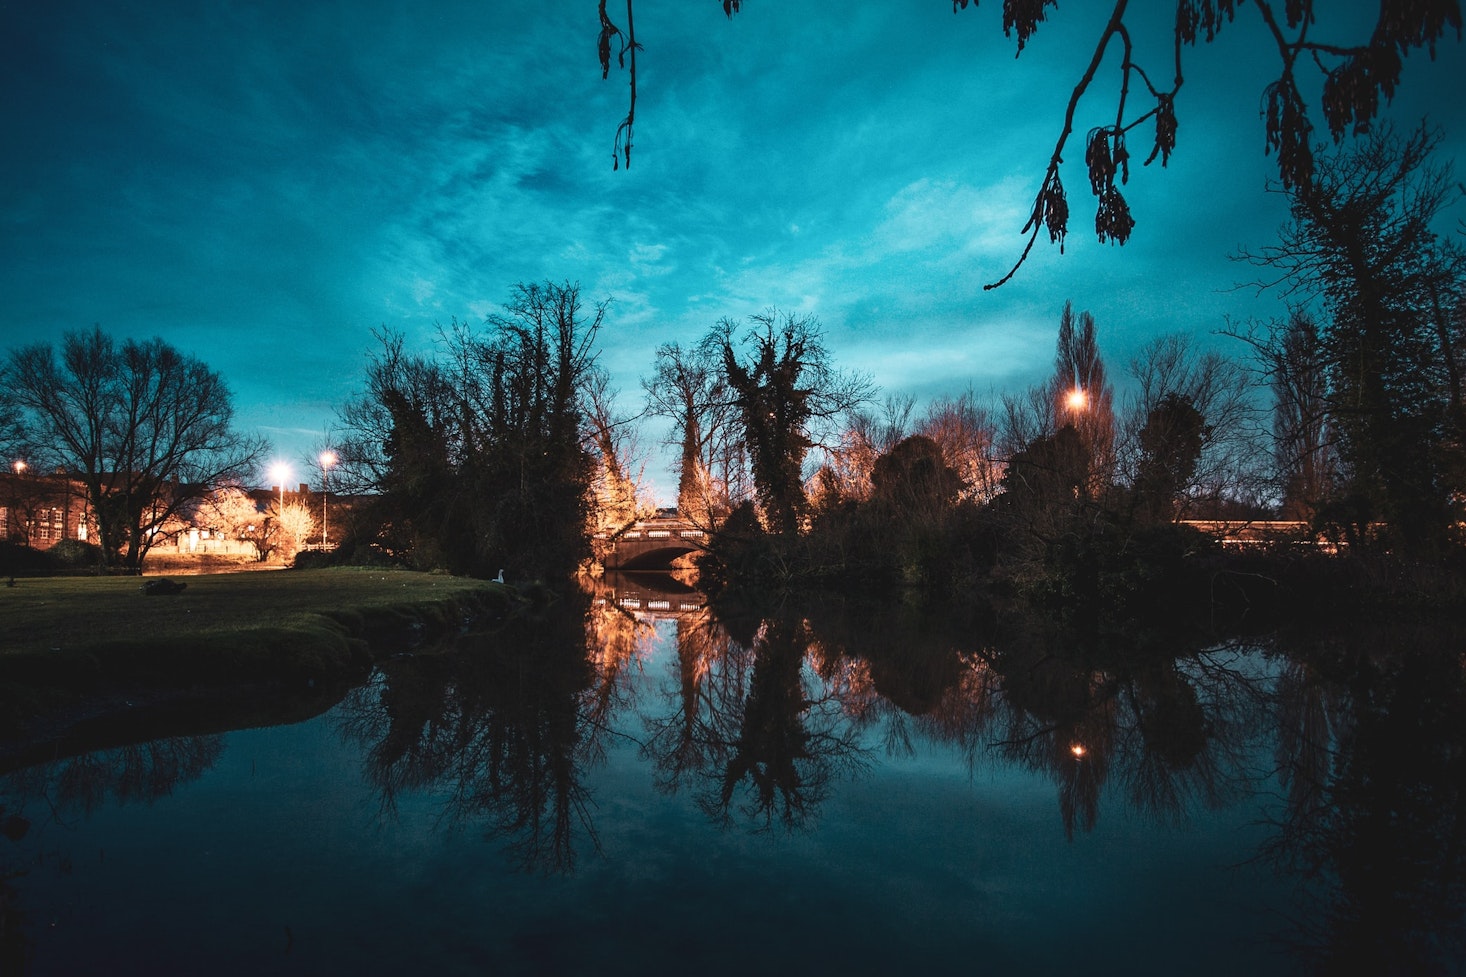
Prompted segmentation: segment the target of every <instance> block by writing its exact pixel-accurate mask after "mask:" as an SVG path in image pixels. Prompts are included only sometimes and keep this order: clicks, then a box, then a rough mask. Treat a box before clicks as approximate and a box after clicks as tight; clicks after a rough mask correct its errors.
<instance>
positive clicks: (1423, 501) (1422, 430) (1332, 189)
mask: <svg viewBox="0 0 1466 977" xmlns="http://www.w3.org/2000/svg"><path fill="white" fill-rule="evenodd" d="M1438 143H1439V136H1438V135H1437V134H1435V133H1433V132H1431V131H1429V130H1427V129H1425V128H1423V127H1422V128H1420V129H1418V130H1416V131H1415V132H1413V133H1412V134H1411V135H1410V136H1408V137H1407V138H1404V139H1399V138H1397V137H1396V136H1395V135H1394V134H1393V133H1392V132H1390V131H1389V130H1388V129H1385V130H1382V131H1380V132H1377V133H1374V134H1373V135H1371V136H1370V137H1369V139H1368V140H1367V141H1366V142H1365V143H1364V144H1363V145H1362V146H1361V147H1360V148H1359V150H1358V151H1356V152H1353V153H1347V154H1345V153H1340V154H1334V155H1331V156H1329V157H1326V158H1325V160H1324V161H1323V163H1322V165H1320V166H1319V167H1318V169H1317V170H1316V171H1315V172H1314V173H1313V175H1312V179H1311V182H1309V183H1308V184H1307V185H1306V186H1294V187H1293V188H1292V190H1291V201H1292V217H1293V220H1292V223H1291V224H1290V225H1288V226H1287V227H1285V228H1284V229H1283V235H1282V240H1281V241H1280V242H1279V243H1278V244H1277V245H1274V246H1272V247H1269V248H1265V249H1263V250H1262V251H1260V252H1258V253H1256V254H1249V255H1247V257H1248V258H1250V260H1252V261H1253V262H1254V263H1256V264H1260V265H1265V266H1267V267H1269V268H1272V269H1274V270H1276V271H1277V272H1279V273H1281V275H1282V279H1281V281H1282V283H1283V284H1284V287H1285V288H1286V290H1287V291H1288V293H1289V294H1298V295H1301V296H1303V297H1304V298H1306V299H1310V300H1316V301H1318V302H1320V303H1321V304H1322V305H1323V307H1324V308H1326V309H1327V310H1328V312H1329V315H1330V319H1329V321H1328V322H1327V324H1326V328H1325V329H1324V331H1323V335H1322V337H1321V338H1322V343H1321V346H1322V349H1323V352H1324V353H1325V356H1326V358H1327V359H1326V361H1327V365H1328V376H1329V387H1330V403H1329V414H1330V422H1331V424H1332V425H1333V426H1334V429H1335V430H1336V431H1337V432H1338V435H1339V438H1340V455H1341V458H1342V460H1343V462H1344V465H1345V468H1346V472H1345V478H1346V480H1347V488H1346V493H1347V494H1349V495H1351V496H1353V497H1354V498H1355V499H1356V500H1358V503H1359V505H1360V506H1361V507H1363V508H1364V509H1367V510H1370V511H1372V513H1373V517H1374V518H1376V519H1381V520H1383V521H1384V523H1385V524H1386V526H1387V531H1388V533H1389V535H1390V536H1391V537H1392V538H1393V539H1394V540H1395V541H1396V542H1397V543H1398V544H1399V545H1400V546H1402V547H1403V548H1404V549H1406V550H1410V551H1415V552H1420V551H1422V550H1428V549H1430V548H1432V547H1434V546H1435V545H1437V544H1439V543H1440V542H1441V541H1442V540H1443V539H1444V537H1445V535H1446V533H1447V530H1448V527H1449V525H1450V524H1451V523H1452V522H1453V521H1454V517H1453V514H1452V508H1451V502H1450V500H1451V498H1452V495H1453V493H1455V492H1456V491H1457V490H1459V489H1461V488H1462V487H1463V486H1462V485H1460V484H1456V483H1454V481H1453V478H1452V475H1451V473H1452V472H1453V471H1458V470H1459V464H1458V456H1459V454H1460V450H1461V449H1460V444H1461V417H1460V415H1459V403H1460V390H1459V383H1460V379H1459V369H1458V363H1457V355H1456V353H1455V350H1457V349H1459V347H1460V345H1461V338H1460V336H1459V335H1457V334H1458V332H1459V330H1460V325H1461V323H1460V319H1459V318H1458V317H1456V316H1453V315H1452V314H1451V313H1452V312H1454V310H1455V309H1456V308H1457V307H1459V306H1460V305H1461V303H1462V298H1463V294H1466V252H1463V251H1462V250H1461V249H1460V248H1459V247H1457V246H1455V245H1454V244H1453V243H1451V242H1448V241H1442V240H1441V239H1440V237H1439V235H1438V234H1437V233H1436V231H1435V230H1434V228H1433V224H1434V222H1435V219H1436V218H1437V216H1438V215H1439V214H1440V212H1441V210H1442V209H1443V208H1444V207H1445V206H1446V204H1447V203H1448V202H1449V201H1450V200H1451V199H1453V198H1455V197H1458V196H1459V195H1460V193H1461V189H1460V188H1459V187H1458V186H1456V185H1455V184H1453V183H1452V181H1451V178H1450V173H1449V170H1448V169H1447V168H1446V167H1437V166H1432V165H1430V164H1429V160H1430V156H1431V153H1432V152H1433V151H1434V150H1435V148H1436V146H1437V145H1438Z"/></svg>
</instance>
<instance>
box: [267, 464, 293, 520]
mask: <svg viewBox="0 0 1466 977" xmlns="http://www.w3.org/2000/svg"><path fill="white" fill-rule="evenodd" d="M270 477H271V478H274V479H277V480H279V482H280V518H281V519H284V518H285V480H286V479H287V478H289V477H290V467H289V466H288V465H286V464H285V463H284V462H280V463H278V464H276V465H274V466H272V467H271V468H270Z"/></svg>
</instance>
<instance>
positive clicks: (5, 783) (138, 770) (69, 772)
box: [0, 735, 223, 977]
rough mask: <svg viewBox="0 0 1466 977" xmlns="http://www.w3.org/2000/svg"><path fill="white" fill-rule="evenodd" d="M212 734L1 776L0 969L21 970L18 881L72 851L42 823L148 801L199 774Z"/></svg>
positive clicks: (216, 739) (26, 951)
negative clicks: (53, 844) (51, 838)
mask: <svg viewBox="0 0 1466 977" xmlns="http://www.w3.org/2000/svg"><path fill="white" fill-rule="evenodd" d="M222 750H223V738H222V737H220V736H218V735H203V736H179V737H171V738H168V739H160V740H153V741H152V742H148V743H141V744H135V745H130V746H122V747H117V748H115V749H110V750H100V751H97V752H95V753H87V754H82V755H79V756H72V757H65V758H62V759H58V760H55V761H53V762H50V763H42V764H37V765H35V766H31V767H27V768H25V769H22V770H19V771H16V772H13V773H10V774H7V775H6V776H4V777H3V778H0V977H12V975H14V977H19V975H21V974H24V973H26V971H27V968H28V965H29V964H28V961H29V956H30V947H31V943H30V939H29V937H28V935H27V925H28V923H29V914H28V913H27V912H26V910H25V907H24V903H23V900H22V898H21V895H20V893H19V891H18V889H17V883H18V882H19V880H21V879H23V878H24V877H25V876H26V875H28V874H29V873H30V872H32V871H35V870H38V869H40V868H42V867H46V866H49V867H53V868H55V869H56V870H58V871H60V872H62V873H66V872H68V871H69V870H70V859H71V856H70V855H69V854H68V853H67V851H66V850H64V849H53V848H50V847H48V846H47V843H46V838H47V837H48V833H49V832H48V829H49V828H51V827H52V826H53V825H59V826H62V827H64V826H67V825H69V824H75V823H76V822H78V821H83V820H86V819H87V818H88V817H90V816H91V815H92V814H93V813H95V812H97V811H99V810H101V809H102V808H104V807H107V806H113V805H115V806H123V805H129V804H151V803H153V802H154V801H157V800H159V799H160V798H163V797H167V796H169V795H170V794H172V793H173V792H174V791H175V790H176V789H178V788H179V787H180V786H182V785H184V784H187V783H190V782H192V781H195V780H197V779H198V778H200V777H201V776H203V774H204V773H205V772H207V771H208V770H209V769H210V768H211V767H213V766H214V764H215V763H217V762H218V760H219V755H220V753H221V752H222Z"/></svg>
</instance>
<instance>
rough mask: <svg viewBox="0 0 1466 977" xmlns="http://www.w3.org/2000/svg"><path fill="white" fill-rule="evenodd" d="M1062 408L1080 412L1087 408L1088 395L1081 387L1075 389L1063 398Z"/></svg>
mask: <svg viewBox="0 0 1466 977" xmlns="http://www.w3.org/2000/svg"><path fill="white" fill-rule="evenodd" d="M1064 406H1065V407H1067V408H1069V409H1070V410H1071V411H1074V412H1076V413H1077V412H1079V411H1082V410H1084V409H1085V408H1087V407H1088V406H1089V394H1087V393H1085V392H1084V388H1083V387H1075V388H1074V389H1073V390H1071V391H1069V392H1068V393H1067V394H1066V395H1065V396H1064Z"/></svg>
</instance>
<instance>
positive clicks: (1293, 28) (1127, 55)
mask: <svg viewBox="0 0 1466 977" xmlns="http://www.w3.org/2000/svg"><path fill="white" fill-rule="evenodd" d="M978 5H979V4H978V3H977V0H973V2H972V6H973V7H977V6H978ZM967 6H968V0H953V3H952V10H953V12H954V13H955V12H956V11H957V10H958V9H959V8H960V9H966V8H967ZM1323 6H1324V9H1325V11H1326V12H1327V8H1328V6H1329V5H1327V4H1325V5H1323ZM1002 7H1003V33H1004V34H1005V35H1008V36H1014V35H1016V37H1017V43H1018V54H1020V55H1021V54H1022V53H1023V49H1024V46H1025V45H1026V44H1027V43H1028V41H1029V39H1030V38H1031V37H1032V36H1033V35H1034V33H1035V32H1036V31H1037V30H1038V28H1039V25H1040V24H1042V23H1043V22H1045V21H1046V20H1047V19H1048V18H1049V17H1050V16H1051V14H1052V11H1051V10H1050V9H1049V8H1051V7H1052V8H1057V7H1058V0H1004V2H1003V5H1002ZM740 8H741V3H740V2H739V0H723V12H724V13H725V14H726V15H727V16H728V17H732V16H733V15H734V14H735V13H737V12H738V11H739V9H740ZM1128 8H1129V0H1113V6H1112V8H1111V10H1110V16H1109V17H1108V19H1107V20H1106V21H1105V24H1104V27H1102V28H1101V29H1100V33H1099V37H1098V38H1097V39H1096V41H1095V45H1094V52H1093V54H1092V55H1091V56H1090V58H1089V61H1088V63H1087V64H1086V65H1085V67H1084V71H1083V73H1082V74H1081V75H1080V77H1079V79H1078V80H1077V81H1076V82H1075V83H1074V86H1073V89H1072V91H1071V92H1070V95H1069V102H1068V105H1067V107H1066V108H1065V111H1064V119H1063V125H1062V126H1061V128H1060V131H1059V136H1058V138H1057V140H1056V141H1055V144H1054V151H1053V153H1052V155H1051V156H1050V157H1049V162H1048V166H1047V169H1046V170H1045V172H1044V176H1043V180H1042V182H1041V183H1040V185H1039V190H1038V193H1037V194H1036V195H1035V197H1034V200H1033V204H1032V206H1031V209H1030V211H1029V216H1028V222H1027V223H1026V224H1025V225H1024V227H1023V233H1025V234H1027V235H1028V242H1027V244H1026V245H1025V246H1024V248H1023V251H1022V253H1021V254H1020V256H1019V258H1018V260H1017V261H1016V262H1015V263H1014V265H1013V267H1012V269H1011V270H1009V271H1008V273H1007V274H1005V275H1004V276H1002V278H1000V279H999V280H998V281H996V282H993V283H991V284H989V285H987V286H985V287H986V288H997V287H998V286H1001V285H1002V284H1003V283H1005V282H1007V281H1008V280H1009V279H1011V278H1012V277H1013V275H1014V274H1015V273H1016V272H1017V271H1018V269H1019V268H1020V267H1021V266H1022V265H1023V262H1024V261H1025V260H1026V259H1027V258H1028V255H1029V253H1030V252H1031V251H1032V249H1033V245H1034V242H1035V241H1037V239H1038V235H1039V233H1040V232H1041V231H1047V232H1048V236H1049V241H1050V242H1051V243H1054V244H1058V245H1059V247H1060V249H1062V248H1063V245H1064V239H1065V237H1066V236H1067V234H1068V231H1069V199H1068V194H1067V192H1066V191H1065V188H1064V183H1063V180H1062V178H1061V176H1060V172H1059V171H1060V166H1061V164H1062V162H1063V158H1064V155H1065V153H1066V151H1067V147H1068V144H1069V139H1070V137H1071V136H1073V134H1074V130H1075V125H1076V112H1077V109H1078V107H1079V102H1080V100H1081V99H1082V98H1083V97H1084V96H1085V95H1086V94H1087V93H1088V92H1089V90H1090V87H1091V86H1092V85H1093V84H1094V82H1095V79H1096V77H1097V76H1098V75H1099V71H1100V68H1101V67H1102V66H1103V65H1105V63H1106V61H1107V58H1108V61H1109V62H1110V64H1111V65H1112V68H1113V71H1114V76H1113V78H1114V81H1113V84H1114V89H1115V95H1114V100H1113V102H1112V105H1113V114H1112V115H1110V116H1109V117H1108V118H1104V119H1102V121H1101V122H1100V124H1099V125H1096V126H1094V127H1093V128H1090V129H1088V130H1087V132H1086V135H1085V139H1084V165H1085V169H1086V170H1087V177H1088V182H1089V190H1090V193H1091V194H1092V195H1093V196H1094V198H1095V219H1094V227H1095V235H1096V237H1097V238H1098V239H1099V240H1100V242H1102V243H1103V242H1104V241H1107V240H1108V241H1113V242H1115V243H1116V244H1124V243H1125V242H1126V241H1127V240H1129V237H1130V233H1131V231H1132V230H1133V229H1134V227H1135V219H1134V217H1133V216H1132V215H1131V213H1130V206H1129V204H1128V203H1127V202H1126V200H1125V197H1124V195H1123V193H1122V192H1121V190H1120V187H1122V186H1124V185H1125V184H1126V183H1127V182H1129V179H1130V162H1131V152H1130V148H1129V145H1128V141H1129V139H1130V136H1131V135H1132V134H1133V133H1135V131H1136V130H1137V129H1140V128H1141V127H1142V126H1145V127H1147V129H1146V132H1145V136H1148V137H1149V142H1150V147H1149V149H1150V151H1149V153H1148V155H1147V156H1146V158H1145V160H1144V162H1143V163H1142V165H1147V166H1148V165H1149V164H1151V163H1153V162H1155V161H1156V160H1157V159H1159V160H1160V164H1161V166H1162V167H1164V166H1165V165H1166V163H1167V162H1168V161H1169V160H1170V157H1171V153H1172V152H1174V151H1175V149H1176V144H1177V132H1178V130H1179V128H1180V122H1179V118H1180V116H1179V113H1178V111H1177V103H1178V99H1179V96H1180V94H1181V88H1182V86H1183V84H1184V73H1183V71H1182V67H1183V62H1184V60H1185V57H1186V55H1187V52H1188V51H1189V50H1190V49H1191V48H1193V47H1195V46H1196V44H1197V43H1198V42H1205V43H1210V42H1211V41H1213V40H1214V39H1216V37H1217V36H1218V34H1220V33H1221V31H1222V29H1223V28H1224V27H1226V26H1227V25H1230V24H1232V22H1233V21H1234V20H1235V19H1236V17H1237V14H1238V11H1239V9H1241V10H1242V12H1243V14H1244V16H1245V15H1246V11H1247V10H1250V9H1252V8H1256V11H1257V15H1258V18H1259V20H1260V21H1261V25H1262V39H1261V40H1260V41H1259V42H1257V43H1259V44H1260V45H1262V46H1263V47H1264V48H1265V49H1267V50H1268V51H1270V52H1271V51H1276V53H1277V56H1278V77H1277V80H1276V81H1273V82H1271V83H1269V84H1268V85H1267V87H1266V88H1265V89H1264V90H1263V92H1262V100H1263V105H1264V118H1265V122H1264V137H1263V152H1264V153H1267V154H1272V153H1274V152H1276V153H1277V157H1278V172H1279V175H1280V177H1281V178H1282V183H1283V186H1284V188H1288V189H1297V190H1299V191H1300V192H1306V190H1307V188H1308V187H1309V186H1310V183H1311V181H1312V178H1313V165H1314V161H1313V152H1312V143H1313V132H1314V128H1313V122H1312V120H1311V119H1310V118H1309V106H1308V103H1307V101H1306V100H1305V99H1304V96H1303V93H1302V88H1303V87H1306V82H1305V83H1303V84H1302V85H1300V76H1301V75H1303V74H1305V73H1309V72H1310V69H1316V70H1317V71H1318V72H1319V74H1320V75H1321V76H1322V83H1323V84H1322V94H1321V96H1320V99H1319V101H1320V105H1321V107H1322V109H1323V117H1324V121H1325V124H1326V125H1327V126H1328V129H1329V132H1330V134H1331V135H1332V136H1333V138H1334V140H1335V141H1336V142H1337V141H1339V140H1341V139H1342V138H1343V136H1344V135H1345V133H1346V132H1350V131H1352V132H1354V133H1356V134H1357V133H1361V132H1367V131H1369V129H1370V125H1371V123H1372V122H1373V120H1374V118H1375V116H1376V115H1378V113H1379V108H1380V99H1381V97H1383V98H1384V99H1385V100H1388V99H1390V98H1391V97H1392V96H1393V95H1394V93H1395V90H1396V88H1397V87H1398V86H1399V84H1400V76H1401V73H1402V71H1403V69H1404V58H1405V56H1406V55H1408V54H1410V52H1412V51H1414V50H1416V49H1419V48H1425V49H1426V50H1428V51H1429V52H1430V54H1431V56H1432V57H1434V55H1435V47H1436V42H1437V41H1439V40H1440V39H1441V38H1443V37H1445V36H1446V34H1447V32H1448V30H1451V29H1454V30H1455V32H1456V35H1457V37H1458V38H1459V36H1460V32H1461V8H1460V4H1459V3H1458V2H1457V0H1391V2H1386V3H1381V4H1380V5H1379V14H1378V17H1377V19H1376V21H1375V23H1374V24H1373V26H1372V27H1371V28H1370V29H1369V30H1368V33H1367V35H1365V36H1364V37H1362V38H1361V39H1360V40H1359V41H1358V42H1357V43H1350V42H1349V41H1348V40H1338V39H1324V38H1323V37H1321V36H1320V30H1319V25H1318V22H1317V19H1316V17H1315V13H1314V2H1313V0H1253V2H1252V3H1245V2H1239V0H1176V3H1175V11H1176V16H1175V21H1174V25H1175V26H1174V29H1173V31H1172V38H1171V43H1169V44H1166V45H1165V46H1163V47H1162V48H1160V50H1159V51H1157V52H1155V54H1156V56H1157V58H1158V59H1159V60H1160V61H1161V64H1159V65H1156V64H1155V63H1154V62H1151V61H1150V59H1149V58H1148V57H1141V56H1140V54H1139V53H1138V52H1137V51H1136V50H1135V45H1134V36H1135V35H1133V34H1132V32H1131V29H1130V24H1131V22H1130V21H1129V20H1128V19H1127V18H1128V17H1129V15H1130V12H1129V9H1128ZM1151 9H1152V8H1151V6H1150V5H1146V7H1145V10H1146V12H1149V11H1150V10H1151ZM632 14H633V4H632V0H626V30H625V31H622V30H621V28H620V27H619V26H617V25H616V24H615V23H614V22H613V21H612V20H611V19H610V17H609V15H608V12H607V10H606V0H600V44H599V52H600V61H601V74H602V77H606V76H608V75H609V73H610V68H611V56H612V53H613V50H614V52H615V54H616V56H617V60H618V63H619V64H620V65H621V66H622V67H625V68H627V69H628V74H629V79H630V89H631V91H630V106H629V108H628V110H627V113H626V117H625V119H624V120H623V121H622V122H621V124H620V126H619V127H617V130H616V140H615V146H614V149H613V151H612V160H613V162H614V164H615V165H617V166H619V165H620V164H621V162H622V161H623V160H624V162H625V163H626V165H627V166H628V167H629V166H630V165H631V137H632V128H633V126H634V124H635V121H636V82H637V75H636V54H637V51H638V50H640V48H639V45H638V44H637V43H636V30H635V21H634V19H633V16H632ZM1142 16H1143V14H1142ZM1114 48H1118V49H1119V54H1120V57H1119V58H1118V59H1116V58H1114V57H1109V55H1110V54H1111V51H1112V49H1114ZM1147 62H1149V63H1150V64H1151V65H1152V70H1148V69H1147V68H1146V67H1145V64H1146V63H1147ZM1166 73H1169V75H1170V79H1169V81H1167V80H1166ZM1242 97H1244V98H1247V99H1249V100H1250V99H1251V98H1253V94H1252V93H1250V92H1249V93H1244V94H1243V96H1242ZM1142 138H1144V137H1142ZM1072 155H1076V154H1071V156H1072Z"/></svg>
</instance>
